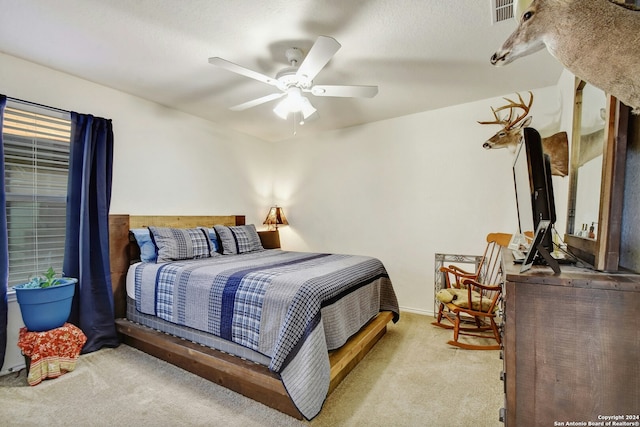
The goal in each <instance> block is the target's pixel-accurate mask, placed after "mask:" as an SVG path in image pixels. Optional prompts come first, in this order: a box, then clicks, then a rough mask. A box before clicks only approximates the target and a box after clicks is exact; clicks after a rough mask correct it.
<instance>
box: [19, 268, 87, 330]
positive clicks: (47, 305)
mask: <svg viewBox="0 0 640 427" xmlns="http://www.w3.org/2000/svg"><path fill="white" fill-rule="evenodd" d="M58 281H59V282H62V283H60V284H57V285H55V286H50V287H48V288H25V287H24V286H26V285H27V284H23V285H16V286H14V287H13V289H15V291H16V297H17V299H18V304H20V312H21V313H22V320H23V321H24V324H25V326H26V327H27V329H28V330H29V331H33V332H42V331H48V330H50V329H55V328H59V327H60V326H62V325H64V323H65V322H66V321H67V320H68V319H69V314H70V313H71V301H72V300H73V294H74V292H75V289H76V286H75V285H76V283H77V282H78V279H74V278H70V277H63V278H62V279H58Z"/></svg>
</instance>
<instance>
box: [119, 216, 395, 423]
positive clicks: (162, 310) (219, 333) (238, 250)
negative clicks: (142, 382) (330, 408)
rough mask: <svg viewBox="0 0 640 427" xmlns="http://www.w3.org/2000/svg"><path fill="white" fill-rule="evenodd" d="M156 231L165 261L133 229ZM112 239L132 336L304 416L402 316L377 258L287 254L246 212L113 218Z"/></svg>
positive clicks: (123, 330) (123, 315)
mask: <svg viewBox="0 0 640 427" xmlns="http://www.w3.org/2000/svg"><path fill="white" fill-rule="evenodd" d="M213 225H216V229H215V230H214V229H213ZM197 227H201V228H197ZM207 227H208V228H207ZM147 228H148V229H151V231H152V233H151V234H153V236H154V243H155V246H156V247H158V248H160V249H159V250H157V251H156V254H155V255H156V256H158V261H159V262H158V263H155V262H139V258H140V257H141V256H142V258H143V259H145V256H147V255H146V254H145V250H144V247H143V246H142V243H141V245H140V246H139V245H138V243H137V242H136V240H135V239H134V238H132V237H130V235H131V233H130V230H136V231H140V230H142V231H143V232H144V231H145V230H146V229H147ZM207 231H208V233H207ZM172 233H173V234H172ZM189 233H190V234H189ZM202 234H204V236H208V237H209V238H210V240H207V239H206V238H203V237H202ZM137 236H138V234H136V237H137ZM175 236H178V237H179V239H178V240H180V239H182V240H180V242H181V243H180V244H179V245H178V244H177V243H176V241H175ZM165 237H166V240H165ZM183 241H187V244H185V243H184V242H183ZM167 242H168V243H167ZM165 243H167V245H166V246H165ZM110 244H111V270H112V271H111V274H112V282H113V289H114V307H115V311H116V325H117V329H118V332H119V333H120V334H122V336H123V341H124V342H125V343H127V344H129V345H131V346H133V347H136V348H138V349H140V350H142V351H145V352H147V353H149V354H152V355H154V356H156V357H159V358H161V359H163V360H166V361H168V362H170V363H172V364H175V365H177V366H180V367H182V368H184V369H186V370H188V371H191V372H193V373H195V374H197V375H200V376H202V377H204V378H207V379H209V380H211V381H213V382H216V383H218V384H220V385H222V386H225V387H227V388H229V389H232V390H234V391H236V392H239V393H241V394H243V395H245V396H247V397H250V398H252V399H254V400H257V401H259V402H261V403H264V404H266V405H268V406H270V407H272V408H274V409H277V410H279V411H281V412H284V413H286V414H288V415H291V416H293V417H295V418H298V419H303V418H306V419H312V418H313V417H315V416H316V415H317V414H318V413H319V411H320V409H321V408H322V405H323V403H324V400H325V399H326V397H327V396H328V394H329V393H330V392H331V391H333V389H335V387H336V386H337V385H338V384H339V383H340V381H341V380H342V379H343V378H344V377H345V376H346V375H347V374H348V372H349V371H350V370H351V369H353V367H354V366H355V365H356V364H357V363H358V362H359V361H360V360H361V359H362V358H363V357H364V355H365V354H366V353H367V352H368V351H369V350H370V349H371V348H372V347H373V345H374V344H375V343H376V342H377V341H378V340H379V339H380V338H381V337H382V336H383V335H384V333H385V332H386V325H387V323H388V322H389V321H391V320H393V321H397V320H398V318H399V310H398V305H397V300H396V298H395V294H394V292H393V287H392V285H391V281H390V279H389V277H388V274H387V272H386V270H385V269H384V266H383V265H382V263H381V262H380V261H379V260H377V259H375V258H371V257H363V256H355V255H342V254H320V253H302V252H290V251H284V250H281V249H280V242H279V235H278V233H277V232H256V231H255V227H253V226H252V225H245V218H244V216H238V215H233V216H223V217H220V216H213V217H210V216H198V217H171V216H160V217H158V216H129V215H111V216H110ZM172 244H173V246H172ZM176 245H177V246H180V249H176V247H177V246H176ZM207 245H209V246H208V247H207ZM215 245H219V246H220V247H214V246H215ZM140 247H143V251H142V252H143V253H141V251H140ZM185 247H188V248H187V249H185ZM167 248H168V249H167ZM172 251H174V252H175V251H178V252H180V253H183V255H184V253H187V254H188V255H185V256H182V257H180V256H177V255H176V254H177V252H175V253H174V252H172ZM185 251H186V252H185ZM209 252H210V254H212V255H214V256H209ZM218 252H223V253H225V255H219V254H218ZM167 254H168V255H167ZM194 255H195V256H194ZM162 257H168V258H166V259H161V258H162ZM194 258H197V259H194ZM165 261H168V262H165Z"/></svg>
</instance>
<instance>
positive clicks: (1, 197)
mask: <svg viewBox="0 0 640 427" xmlns="http://www.w3.org/2000/svg"><path fill="white" fill-rule="evenodd" d="M5 105H7V97H6V96H5V95H0V159H2V163H0V209H2V215H0V251H1V252H2V257H1V258H0V370H2V365H4V356H5V351H6V348H7V313H8V309H9V307H8V303H7V289H8V284H7V283H8V281H9V241H8V238H7V213H6V212H7V196H6V193H5V188H4V145H3V143H2V124H3V119H4V107H5Z"/></svg>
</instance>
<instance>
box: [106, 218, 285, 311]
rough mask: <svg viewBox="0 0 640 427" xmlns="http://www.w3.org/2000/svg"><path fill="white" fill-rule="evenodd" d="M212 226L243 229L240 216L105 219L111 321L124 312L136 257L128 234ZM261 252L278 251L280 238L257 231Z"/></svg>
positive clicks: (266, 232) (242, 221)
mask: <svg viewBox="0 0 640 427" xmlns="http://www.w3.org/2000/svg"><path fill="white" fill-rule="evenodd" d="M214 225H245V216H244V215H224V216H169V215H160V216H158V215H119V214H116V215H109V245H110V249H109V258H110V260H111V283H112V288H113V302H114V311H115V317H116V319H117V318H120V317H125V315H126V311H127V291H126V278H127V270H128V269H129V265H130V264H131V260H132V259H137V257H138V256H139V255H140V253H139V249H138V245H137V244H136V242H135V240H131V239H130V238H129V230H130V229H132V228H142V227H148V226H156V227H172V228H191V227H198V226H203V227H212V226H214ZM258 235H259V236H260V240H262V246H263V247H264V248H265V249H274V248H279V247H280V236H279V234H278V233H277V232H273V231H258Z"/></svg>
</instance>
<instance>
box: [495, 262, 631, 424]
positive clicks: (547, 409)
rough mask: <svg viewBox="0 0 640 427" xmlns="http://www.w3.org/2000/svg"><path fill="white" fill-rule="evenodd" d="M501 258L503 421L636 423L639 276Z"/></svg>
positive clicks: (525, 422)
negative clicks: (524, 267)
mask: <svg viewBox="0 0 640 427" xmlns="http://www.w3.org/2000/svg"><path fill="white" fill-rule="evenodd" d="M504 263H505V270H506V273H507V274H506V283H505V287H506V289H505V322H504V326H503V337H504V342H503V345H504V348H503V358H504V372H503V379H504V381H505V394H506V396H505V403H506V408H505V409H506V411H505V412H503V417H504V421H505V425H506V426H507V427H523V426H560V425H571V424H567V423H569V422H584V424H574V425H589V424H588V423H589V422H592V423H594V422H601V421H604V419H603V418H602V417H603V416H615V415H619V416H622V417H625V416H631V417H629V418H628V419H626V420H625V418H622V419H620V420H619V421H630V422H634V423H635V422H638V421H640V420H638V418H637V417H638V416H639V415H640V275H637V274H625V273H615V274H607V273H599V272H594V271H590V270H587V269H582V268H577V267H571V266H561V268H562V273H561V274H560V275H558V276H554V275H553V272H552V270H551V269H550V268H548V267H542V266H534V267H533V269H532V270H530V271H528V272H526V273H523V274H520V266H519V265H515V264H513V259H512V255H511V252H509V251H505V255H504ZM634 416H635V417H634ZM609 420H611V419H609ZM590 425H599V424H590ZM602 425H607V424H606V422H605V423H603V424H602ZM609 425H611V424H609ZM620 425H622V424H620ZM629 425H637V424H629Z"/></svg>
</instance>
